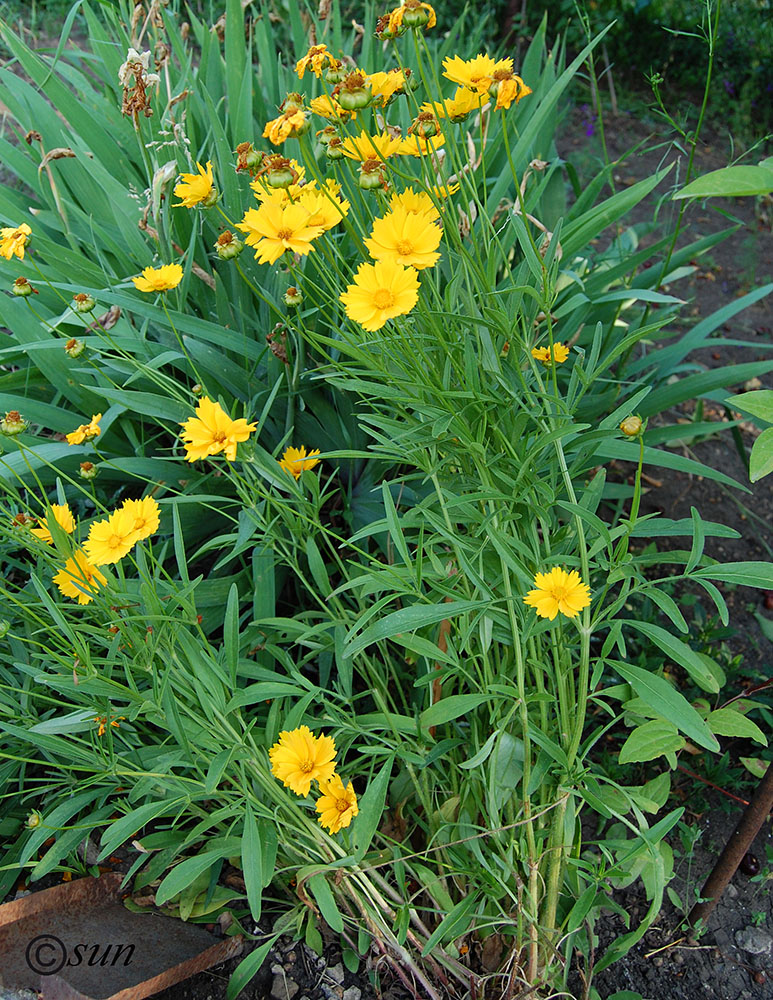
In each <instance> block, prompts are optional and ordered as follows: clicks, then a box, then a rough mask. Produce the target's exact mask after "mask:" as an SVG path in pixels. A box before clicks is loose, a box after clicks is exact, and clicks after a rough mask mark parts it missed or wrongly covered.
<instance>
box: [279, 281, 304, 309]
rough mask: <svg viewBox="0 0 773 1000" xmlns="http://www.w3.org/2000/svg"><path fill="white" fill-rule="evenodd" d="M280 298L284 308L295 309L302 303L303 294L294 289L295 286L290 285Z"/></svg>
mask: <svg viewBox="0 0 773 1000" xmlns="http://www.w3.org/2000/svg"><path fill="white" fill-rule="evenodd" d="M282 298H283V299H284V304H285V305H286V306H288V307H289V308H291V309H297V308H298V307H299V306H300V304H301V303H302V302H303V292H301V291H300V290H299V289H298V288H296V287H295V285H290V287H289V288H288V289H287V291H286V292H285V293H284V295H283V296H282Z"/></svg>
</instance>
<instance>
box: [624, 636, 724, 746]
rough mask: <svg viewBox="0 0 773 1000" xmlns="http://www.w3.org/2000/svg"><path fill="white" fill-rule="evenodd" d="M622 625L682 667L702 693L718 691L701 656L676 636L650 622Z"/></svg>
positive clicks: (714, 679) (712, 675) (715, 682)
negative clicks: (649, 642)
mask: <svg viewBox="0 0 773 1000" xmlns="http://www.w3.org/2000/svg"><path fill="white" fill-rule="evenodd" d="M624 624H626V625H628V626H629V627H630V628H633V629H636V630H637V631H638V632H641V633H642V634H643V635H646V636H647V638H648V639H651V640H652V642H654V643H655V645H656V646H658V647H659V648H660V649H662V650H663V652H664V653H666V654H667V655H668V656H670V657H671V659H672V660H674V662H675V663H678V664H679V665H680V666H681V667H684V669H685V670H686V671H687V673H688V674H689V675H690V677H692V679H693V680H694V681H695V683H696V684H697V685H698V686H699V687H701V688H703V690H704V691H709V692H710V693H711V694H716V693H717V692H718V691H719V684H718V683H717V680H716V678H715V677H714V674H713V673H712V672H711V671H710V670H709V669H708V668H707V666H706V663H705V661H704V660H703V659H702V658H701V656H699V654H698V653H696V652H695V650H694V649H692V648H691V647H690V646H688V645H687V643H686V642H682V641H681V639H677V638H676V636H674V635H672V634H671V633H670V632H667V631H666V630H665V629H664V628H661V627H660V626H659V625H653V624H652V623H651V622H639V621H633V620H631V619H629V620H627V621H626V622H625V623H624ZM704 745H705V744H704Z"/></svg>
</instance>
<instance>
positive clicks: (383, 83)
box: [367, 69, 408, 107]
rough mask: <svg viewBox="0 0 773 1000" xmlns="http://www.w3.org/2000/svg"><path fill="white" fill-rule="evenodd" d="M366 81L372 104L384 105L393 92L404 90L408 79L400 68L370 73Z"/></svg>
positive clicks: (398, 92)
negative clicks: (386, 71)
mask: <svg viewBox="0 0 773 1000" xmlns="http://www.w3.org/2000/svg"><path fill="white" fill-rule="evenodd" d="M367 83H368V86H369V87H370V91H371V99H372V102H373V104H374V105H375V106H376V107H384V106H385V105H387V104H388V103H389V102H390V101H391V100H392V98H393V97H394V96H395V94H402V93H404V92H405V88H406V86H407V85H408V80H407V79H406V76H405V73H404V72H403V71H402V70H401V69H390V70H389V72H388V73H370V74H369V75H368V77H367Z"/></svg>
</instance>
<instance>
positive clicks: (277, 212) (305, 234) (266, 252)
mask: <svg viewBox="0 0 773 1000" xmlns="http://www.w3.org/2000/svg"><path fill="white" fill-rule="evenodd" d="M308 219H309V213H308V212H307V211H306V209H305V208H304V207H303V206H302V205H293V204H290V203H288V204H286V205H281V204H279V203H278V201H276V200H275V199H273V198H270V199H267V200H266V201H264V202H263V203H262V204H261V206H260V208H257V209H256V208H249V209H247V211H246V212H245V214H244V218H243V219H242V221H241V222H240V223H239V224H238V225H237V227H236V228H237V229H240V230H241V231H242V232H243V233H247V238H246V239H245V241H244V242H245V243H246V244H247V246H250V247H254V248H255V257H256V259H258V260H259V261H260V263H261V264H265V263H268V264H274V263H275V262H276V261H277V260H279V258H280V257H281V256H282V254H283V253H284V252H285V250H290V251H292V253H297V254H301V256H305V255H306V254H308V253H311V251H312V250H313V249H314V247H313V246H312V245H311V244H312V241H313V240H315V239H316V238H317V237H318V236H320V235H321V234H322V233H323V232H324V230H323V228H322V226H310V225H309V222H308Z"/></svg>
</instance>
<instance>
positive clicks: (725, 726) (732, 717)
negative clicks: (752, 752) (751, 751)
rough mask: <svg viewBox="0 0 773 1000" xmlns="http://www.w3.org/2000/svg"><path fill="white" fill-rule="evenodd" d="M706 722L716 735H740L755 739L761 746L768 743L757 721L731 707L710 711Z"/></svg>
mask: <svg viewBox="0 0 773 1000" xmlns="http://www.w3.org/2000/svg"><path fill="white" fill-rule="evenodd" d="M706 722H707V723H708V726H709V729H710V730H711V731H712V733H716V734H717V735H718V736H741V737H743V738H744V739H750V740H756V741H757V743H762V745H763V746H767V745H768V741H767V738H766V736H765V734H764V733H763V731H762V730H761V729H760V727H759V726H758V725H757V723H756V722H752V720H751V719H748V718H747V717H746V716H745V715H743V714H742V713H741V712H737V711H736V710H735V709H733V708H718V709H717V710H716V711H714V712H711V713H710V715H709V717H708V719H707V720H706Z"/></svg>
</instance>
